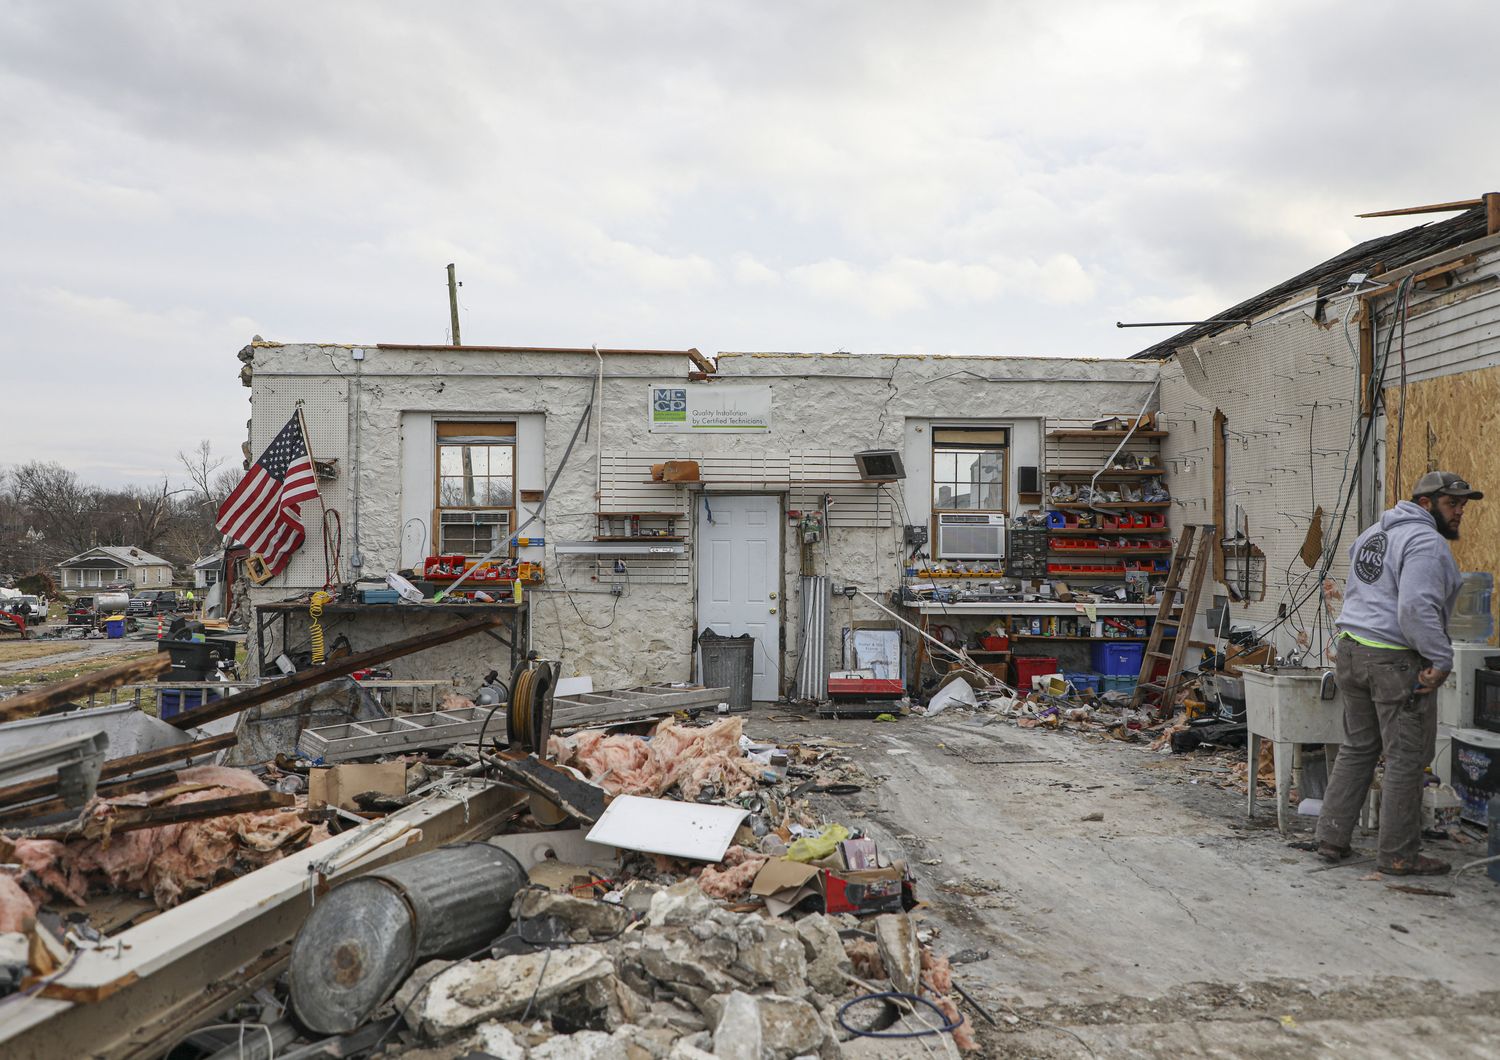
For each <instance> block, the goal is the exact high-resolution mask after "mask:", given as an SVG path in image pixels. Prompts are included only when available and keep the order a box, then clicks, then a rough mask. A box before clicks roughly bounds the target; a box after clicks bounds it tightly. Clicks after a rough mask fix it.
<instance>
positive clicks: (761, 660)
mask: <svg viewBox="0 0 1500 1060" xmlns="http://www.w3.org/2000/svg"><path fill="white" fill-rule="evenodd" d="M241 358H242V359H243V360H245V361H246V372H245V373H244V375H245V376H248V382H249V385H250V386H251V388H252V403H253V414H252V419H251V428H250V449H251V451H252V455H258V454H259V453H260V451H261V450H262V449H263V448H264V447H265V446H266V445H267V444H268V443H269V442H270V440H271V439H272V438H273V437H274V436H275V434H276V433H277V432H278V431H279V430H280V429H281V428H282V426H283V425H284V424H285V423H286V422H287V420H288V418H289V417H291V416H292V415H293V413H294V412H295V411H296V410H297V409H298V408H299V407H300V408H301V409H302V411H303V414H304V417H305V420H306V423H307V426H308V432H309V436H310V442H311V445H312V449H313V455H314V456H315V457H316V458H317V459H319V460H320V461H323V460H330V459H336V460H337V468H338V471H337V477H335V478H333V479H330V480H325V481H324V482H323V483H322V487H321V491H322V504H323V507H324V509H325V510H326V511H330V512H333V511H336V512H337V513H338V516H337V524H338V527H337V529H338V530H341V543H340V546H339V547H338V548H337V549H336V550H334V551H336V554H337V560H338V564H339V567H340V570H339V571H338V572H337V573H338V574H339V575H341V576H342V578H343V580H345V581H348V580H350V578H351V577H359V578H365V579H375V580H376V581H378V580H379V579H382V578H383V576H384V575H385V573H386V572H387V571H398V570H403V569H409V568H413V567H417V568H420V567H421V565H422V563H423V561H424V559H425V558H426V557H428V556H431V555H435V554H445V553H463V554H465V555H468V556H477V555H480V554H482V553H484V552H485V551H487V549H488V548H489V547H490V545H491V544H493V543H494V542H496V541H499V540H501V539H502V538H504V537H505V536H506V535H508V534H511V533H514V532H516V531H517V530H521V528H522V527H524V530H522V531H521V536H523V537H526V538H536V537H541V538H543V539H544V540H545V544H544V545H534V544H533V545H528V546H522V547H520V548H518V549H517V550H516V555H517V557H518V558H519V559H521V560H526V561H531V562H537V563H541V564H543V565H544V567H545V572H546V574H545V583H544V584H543V585H542V586H540V587H539V588H538V590H537V591H535V592H532V593H530V594H529V596H528V599H529V600H530V608H529V620H530V638H531V646H532V647H533V648H534V649H535V650H537V651H538V652H539V653H540V654H541V655H542V656H543V657H545V658H552V659H560V660H561V661H562V668H563V672H564V673H565V674H575V673H577V674H590V675H592V676H593V678H594V681H595V684H596V687H601V688H603V687H620V686H625V685H634V684H642V683H648V682H649V683H659V682H666V681H684V680H689V679H691V678H693V677H694V670H695V667H696V659H695V653H694V650H693V649H694V643H695V635H696V634H697V633H698V632H699V631H701V630H703V629H705V628H709V627H712V628H714V629H715V630H717V631H720V632H735V633H741V632H750V633H752V634H753V635H754V637H755V681H754V696H755V698H756V699H757V700H762V699H765V700H769V699H775V698H777V696H779V695H781V694H783V693H784V692H785V691H786V689H787V687H788V686H789V684H790V683H791V681H792V680H793V678H794V668H795V665H796V660H797V658H798V657H799V655H800V653H801V650H802V645H801V641H800V638H801V636H802V631H801V629H800V628H799V610H800V606H801V601H800V600H799V599H798V587H799V576H800V575H801V574H806V573H810V574H816V575H823V576H826V577H827V578H828V579H829V581H830V582H831V583H832V584H833V585H839V586H842V585H855V586H858V587H860V588H862V589H864V590H866V591H869V592H870V593H872V594H876V595H878V594H880V593H882V592H888V591H889V590H891V589H893V588H895V587H896V586H897V585H898V584H899V581H900V579H901V577H902V572H903V569H904V568H905V566H906V564H907V562H908V561H909V558H910V556H911V554H912V552H913V551H914V550H915V549H914V548H913V546H909V545H907V544H906V543H905V542H906V540H907V537H906V532H905V529H904V528H905V527H907V526H915V527H924V528H927V529H928V530H929V533H932V532H935V531H939V530H946V529H947V528H949V527H950V526H951V525H953V524H954V522H955V521H954V520H951V519H949V520H943V521H941V523H940V521H939V517H940V516H943V515H945V514H946V515H948V516H954V515H958V516H965V517H969V518H967V519H966V520H963V521H961V522H960V525H967V526H968V528H969V531H970V534H971V536H976V535H977V536H976V540H977V539H978V538H981V537H983V536H984V534H986V533H988V532H990V531H989V530H988V529H987V528H988V527H989V526H990V525H991V522H992V521H993V522H994V523H995V524H996V525H998V524H999V522H1000V520H995V519H993V517H995V516H1000V517H1010V518H1013V517H1014V515H1015V514H1016V513H1018V512H1020V511H1023V510H1035V509H1037V508H1039V507H1040V504H1039V502H1040V499H1041V498H1040V493H1039V492H1036V493H1033V492H1031V491H1039V490H1040V488H1041V487H1040V485H1039V484H1038V482H1039V480H1038V475H1039V474H1044V473H1045V465H1046V463H1047V457H1048V453H1047V449H1048V442H1047V435H1048V432H1049V429H1051V428H1054V427H1056V426H1057V425H1059V424H1061V425H1065V426H1087V425H1088V423H1089V422H1090V421H1091V420H1093V419H1095V418H1099V417H1104V416H1127V417H1128V416H1133V415H1135V414H1137V413H1138V412H1140V411H1141V410H1142V409H1146V410H1147V411H1150V410H1152V409H1153V408H1154V404H1155V391H1156V386H1157V380H1158V377H1159V375H1160V372H1161V366H1160V365H1159V364H1158V363H1156V362H1153V361H1124V360H1108V361H1106V360H1084V359H1052V358H1045V359H1043V358H1035V359H1033V358H990V357H962V358H960V357H929V356H853V355H846V354H833V355H827V354H723V355H721V356H720V357H719V358H718V361H717V364H713V363H710V362H709V361H708V360H707V359H705V358H703V357H702V356H701V355H700V354H698V353H697V351H696V350H681V351H661V350H598V351H597V352H596V351H595V350H592V349H548V350H539V349H522V348H513V347H478V346H470V347H449V346H385V345H374V346H348V345H308V344H277V343H264V342H261V343H256V344H254V345H252V346H250V347H247V348H246V350H245V351H243V352H242V353H241ZM869 450H887V451H894V452H895V453H896V454H898V455H899V457H900V458H901V462H902V463H903V464H904V466H905V477H904V478H903V479H900V480H897V481H886V482H873V481H865V480H863V479H861V477H860V472H859V469H858V467H857V465H856V461H855V454H856V453H860V452H864V451H869ZM667 460H693V461H696V462H697V463H698V464H699V466H700V469H701V481H700V482H697V483H691V484H681V483H670V482H657V481H653V480H652V465H653V464H659V463H662V462H664V461H667ZM549 487H550V489H551V492H550V494H547V501H546V504H545V510H542V508H541V503H542V497H543V496H544V494H545V493H546V491H547V490H548V489H549ZM1023 488H1024V491H1025V492H1023ZM807 513H818V515H817V516H816V517H815V518H818V517H821V518H823V519H825V520H826V527H825V528H824V529H823V532H822V534H821V538H820V540H819V541H818V542H817V543H816V544H815V545H813V546H811V547H810V548H807V549H804V547H803V541H802V538H803V530H804V529H805V527H804V522H803V518H804V515H806V514H807ZM303 516H304V520H305V522H306V524H307V533H308V539H307V544H306V545H305V546H304V547H303V548H302V550H301V551H300V552H299V553H298V554H297V555H296V556H295V557H294V558H293V560H292V562H291V564H290V566H289V567H288V568H287V570H286V571H285V572H284V573H283V574H282V575H280V576H278V577H276V578H274V579H272V580H271V581H270V582H269V583H267V584H265V585H263V586H260V587H258V588H256V589H255V590H254V591H253V593H252V600H253V602H254V603H255V604H257V605H260V606H261V607H262V608H263V609H264V605H267V604H272V603H274V602H275V601H282V600H287V599H289V598H298V597H304V598H305V595H306V594H307V593H308V592H309V591H310V590H313V589H318V588H321V587H323V586H324V584H325V583H328V582H331V581H334V580H337V579H336V572H335V571H334V569H333V556H327V557H325V550H324V548H323V547H322V526H323V520H324V519H325V516H324V513H323V512H322V511H319V510H318V505H317V504H315V503H314V504H309V505H306V506H304V510H303ZM326 518H327V519H328V522H329V526H330V527H333V526H334V523H335V520H334V517H333V516H327V517H326ZM948 532H950V533H951V532H956V531H952V530H949V531H948ZM330 533H334V531H333V530H330ZM334 536H335V537H337V536H338V535H337V534H334ZM937 544H938V542H936V541H934V542H933V543H932V545H931V546H928V547H929V548H933V547H936V546H937ZM969 551H973V549H972V548H970V549H969ZM981 552H982V549H981ZM371 584H373V583H371ZM287 607H288V608H289V609H290V613H285V612H284V613H283V614H282V616H281V620H280V621H278V622H271V623H263V629H262V635H263V637H264V640H265V643H264V644H262V645H261V648H262V649H263V651H262V653H261V654H262V655H263V656H264V657H265V658H270V657H272V656H274V655H275V654H276V652H278V651H280V650H282V649H283V648H289V649H292V650H294V651H295V650H296V649H298V648H299V647H305V642H306V633H305V629H306V624H305V618H306V616H305V614H304V613H302V612H301V610H300V609H298V608H297V607H296V606H295V605H287ZM834 608H835V614H834V615H833V621H831V622H830V623H829V624H828V630H827V633H826V638H827V642H826V644H825V645H824V646H825V648H826V649H827V651H828V656H829V658H830V659H832V660H835V661H836V660H837V659H838V658H839V653H840V650H841V645H840V644H839V642H838V639H837V638H838V632H837V631H838V629H839V628H840V626H841V625H847V624H849V621H850V620H851V617H852V620H853V621H854V622H855V623H859V622H862V621H877V622H878V621H881V620H883V619H884V618H885V616H883V615H882V614H881V613H880V612H879V611H878V610H876V609H875V608H873V607H871V606H869V605H867V604H865V603H864V602H863V601H856V602H855V603H854V604H853V606H852V611H851V610H850V605H846V604H845V603H844V602H843V601H842V600H839V601H838V602H837V603H836V604H835V605H834ZM454 620H455V618H454V615H453V614H448V613H434V612H431V611H428V610H424V609H423V608H422V607H421V606H420V605H417V606H411V607H392V606H386V607H375V606H372V607H369V608H365V609H363V610H358V609H351V610H350V612H349V613H343V614H337V615H325V617H324V618H323V624H324V627H325V630H326V631H327V636H328V638H329V639H330V640H332V639H333V638H334V637H336V636H337V635H338V634H340V633H342V634H344V635H346V636H347V637H348V638H349V641H350V644H351V646H352V647H353V649H354V650H361V649H363V648H368V647H373V646H376V645H379V644H382V643H385V642H387V641H389V640H392V639H395V638H396V637H399V636H402V635H410V634H411V633H415V632H418V631H421V630H425V629H427V628H431V625H432V624H433V623H444V622H452V621H454ZM255 654H257V653H256V651H255V650H254V645H252V655H255ZM505 662H506V660H505V658H504V652H503V650H502V649H501V648H500V646H499V645H496V644H495V643H494V642H492V641H490V640H489V639H488V638H485V637H477V638H472V639H469V640H464V641H460V642H458V643H456V644H453V645H449V646H445V647H443V648H439V649H434V650H432V651H429V652H424V653H423V654H421V655H419V656H416V657H415V658H414V659H413V660H410V661H408V660H398V661H397V662H396V663H395V664H394V665H395V669H396V671H397V676H411V677H430V676H434V671H435V670H438V671H441V672H442V675H446V674H447V673H449V672H451V673H452V674H453V675H454V676H455V677H456V678H457V679H458V680H459V683H460V685H461V686H463V685H464V684H465V683H470V684H472V683H475V682H476V681H477V678H478V676H479V675H481V674H483V673H484V672H485V671H487V670H488V669H490V668H491V666H498V667H499V668H501V669H502V670H503V669H504V668H505Z"/></svg>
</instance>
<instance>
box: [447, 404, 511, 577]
mask: <svg viewBox="0 0 1500 1060" xmlns="http://www.w3.org/2000/svg"><path fill="white" fill-rule="evenodd" d="M515 495H516V425H515V424H514V423H490V422H475V421H466V420H465V421H446V422H439V423H438V424H437V460H436V496H437V505H436V508H435V511H434V518H433V526H434V527H435V532H434V534H433V536H434V538H435V544H436V546H437V547H436V552H437V553H439V554H441V555H464V556H470V557H478V556H483V555H484V554H486V553H487V552H490V551H492V550H493V549H494V548H495V546H496V545H499V544H500V543H502V542H503V541H504V540H505V539H506V538H507V537H509V536H510V532H511V527H512V526H514V525H515Z"/></svg>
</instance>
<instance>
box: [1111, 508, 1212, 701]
mask: <svg viewBox="0 0 1500 1060" xmlns="http://www.w3.org/2000/svg"><path fill="white" fill-rule="evenodd" d="M1213 534H1214V526H1213V524H1212V523H1202V524H1189V525H1187V526H1184V527H1183V528H1182V534H1181V536H1179V537H1178V539H1177V549H1176V551H1174V552H1173V553H1172V565H1171V567H1170V568H1169V569H1168V570H1167V581H1166V584H1165V585H1163V586H1162V588H1161V604H1160V606H1159V607H1158V608H1157V612H1156V621H1155V622H1154V623H1152V625H1151V635H1150V637H1148V638H1147V640H1146V651H1145V653H1144V654H1143V655H1142V656H1141V673H1140V677H1139V678H1138V679H1137V680H1136V685H1135V695H1134V696H1132V697H1131V700H1130V705H1131V706H1132V707H1134V708H1136V709H1139V708H1141V707H1142V706H1146V705H1148V704H1147V701H1148V700H1150V701H1151V702H1150V704H1149V705H1150V706H1152V707H1154V708H1155V709H1156V710H1158V711H1161V712H1163V713H1165V712H1167V711H1170V710H1171V708H1172V693H1173V692H1174V691H1175V690H1176V688H1177V686H1178V684H1180V683H1181V673H1182V664H1183V661H1184V660H1185V659H1186V658H1187V653H1188V649H1189V648H1190V647H1192V646H1193V644H1192V642H1191V641H1189V639H1188V634H1189V632H1190V630H1191V628H1192V624H1193V616H1194V615H1195V614H1197V613H1198V597H1199V596H1200V595H1201V594H1202V592H1203V579H1204V577H1205V576H1206V575H1207V573H1208V558H1209V553H1210V551H1211V550H1210V548H1209V544H1210V542H1211V541H1212V540H1213ZM1184 573H1186V574H1187V581H1186V584H1184V582H1183V574H1184ZM1179 597H1180V599H1179ZM1168 628H1170V629H1171V630H1172V636H1171V640H1172V650H1171V651H1169V652H1167V651H1162V650H1161V646H1162V642H1163V641H1165V640H1166V639H1167V636H1166V630H1167V629H1168ZM1162 659H1165V660H1166V662H1167V672H1166V675H1165V676H1164V677H1163V678H1162V679H1161V680H1160V681H1153V680H1152V679H1151V675H1152V671H1153V670H1155V669H1156V665H1157V662H1158V660H1162Z"/></svg>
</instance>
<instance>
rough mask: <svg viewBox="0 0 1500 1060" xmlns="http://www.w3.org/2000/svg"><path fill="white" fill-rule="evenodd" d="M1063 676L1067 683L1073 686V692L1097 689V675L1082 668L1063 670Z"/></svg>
mask: <svg viewBox="0 0 1500 1060" xmlns="http://www.w3.org/2000/svg"><path fill="white" fill-rule="evenodd" d="M1063 677H1065V678H1067V681H1068V684H1070V685H1072V686H1073V691H1075V692H1097V691H1099V675H1098V674H1096V673H1090V672H1088V671H1084V670H1064V671H1063Z"/></svg>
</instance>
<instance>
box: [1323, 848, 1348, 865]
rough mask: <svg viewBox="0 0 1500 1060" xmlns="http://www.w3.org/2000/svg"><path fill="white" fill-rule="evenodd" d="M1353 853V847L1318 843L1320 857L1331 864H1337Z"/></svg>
mask: <svg viewBox="0 0 1500 1060" xmlns="http://www.w3.org/2000/svg"><path fill="white" fill-rule="evenodd" d="M1353 853H1354V848H1353V847H1336V846H1334V845H1333V844H1332V843H1319V844H1318V857H1320V858H1322V859H1323V860H1324V861H1326V862H1329V863H1330V864H1337V863H1338V862H1340V861H1343V860H1344V859H1345V858H1347V857H1348V856H1349V855H1350V854H1353Z"/></svg>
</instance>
